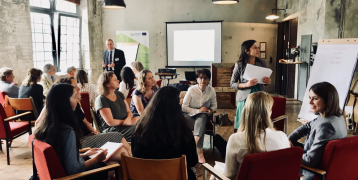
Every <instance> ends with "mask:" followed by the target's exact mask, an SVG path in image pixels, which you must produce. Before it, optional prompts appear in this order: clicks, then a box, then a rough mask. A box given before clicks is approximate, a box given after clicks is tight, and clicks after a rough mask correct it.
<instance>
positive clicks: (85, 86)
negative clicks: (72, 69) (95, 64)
mask: <svg viewBox="0 0 358 180" xmlns="http://www.w3.org/2000/svg"><path fill="white" fill-rule="evenodd" d="M76 79H77V86H78V87H79V88H80V89H81V90H80V92H88V94H89V99H90V105H91V106H92V107H94V101H95V100H96V97H97V92H96V87H95V85H93V84H90V83H88V82H89V81H88V76H87V73H86V71H84V70H82V69H79V70H77V72H76Z"/></svg>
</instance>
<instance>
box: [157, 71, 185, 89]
mask: <svg viewBox="0 0 358 180" xmlns="http://www.w3.org/2000/svg"><path fill="white" fill-rule="evenodd" d="M155 75H158V76H159V78H160V79H163V80H165V79H168V84H167V86H168V85H169V80H171V79H176V78H177V76H178V75H180V74H179V73H155ZM167 76H169V77H167Z"/></svg>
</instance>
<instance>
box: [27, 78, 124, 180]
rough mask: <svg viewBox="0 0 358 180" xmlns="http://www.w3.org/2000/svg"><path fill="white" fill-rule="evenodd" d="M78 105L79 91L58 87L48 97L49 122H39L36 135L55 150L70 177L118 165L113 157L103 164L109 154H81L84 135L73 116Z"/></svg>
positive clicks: (98, 176)
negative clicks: (81, 141)
mask: <svg viewBox="0 0 358 180" xmlns="http://www.w3.org/2000/svg"><path fill="white" fill-rule="evenodd" d="M77 103H78V98H77V91H76V89H75V88H74V87H73V86H71V85H69V84H54V85H53V86H52V87H51V89H50V91H49V93H48V94H47V99H46V114H45V118H44V119H43V120H42V121H40V122H39V125H38V127H37V129H36V130H35V132H34V135H35V138H36V139H38V140H40V141H44V142H46V143H48V144H50V145H51V146H52V147H53V148H54V149H55V151H56V154H57V156H58V157H59V159H60V162H61V164H62V167H63V168H64V170H65V172H66V174H67V175H72V174H76V173H80V172H83V171H86V170H91V169H96V168H99V167H103V166H106V164H107V165H109V164H114V163H118V162H116V161H113V160H112V157H111V158H110V159H109V160H108V161H107V162H106V163H104V162H102V161H103V160H104V159H105V158H106V155H107V150H100V149H91V150H89V151H87V152H86V153H84V154H79V149H80V148H81V143H80V139H81V138H82V132H81V130H80V128H79V126H78V124H77V119H76V116H75V114H74V112H73V111H74V110H75V109H76V106H77ZM96 153H98V154H97V155H96V156H95V157H94V158H92V159H89V158H88V157H89V156H90V155H92V154H96ZM85 160H86V161H85ZM113 175H114V172H109V173H108V174H107V173H106V172H103V173H99V174H94V175H91V176H89V177H86V179H96V180H97V179H108V178H110V177H112V176H113Z"/></svg>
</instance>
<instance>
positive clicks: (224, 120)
mask: <svg viewBox="0 0 358 180" xmlns="http://www.w3.org/2000/svg"><path fill="white" fill-rule="evenodd" d="M215 119H216V124H218V125H220V126H231V125H233V124H234V123H233V122H232V121H231V120H230V119H229V116H228V115H227V114H223V113H220V114H219V115H217V116H215Z"/></svg>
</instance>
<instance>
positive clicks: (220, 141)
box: [213, 134, 227, 156]
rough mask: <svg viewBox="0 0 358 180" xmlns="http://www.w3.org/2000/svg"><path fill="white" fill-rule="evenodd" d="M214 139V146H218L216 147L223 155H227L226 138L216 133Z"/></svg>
mask: <svg viewBox="0 0 358 180" xmlns="http://www.w3.org/2000/svg"><path fill="white" fill-rule="evenodd" d="M213 139H214V146H215V147H216V149H218V150H219V152H220V154H221V155H223V156H225V155H226V145H227V142H226V141H225V139H224V138H222V137H221V136H220V135H219V134H215V136H214V138H213Z"/></svg>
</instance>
